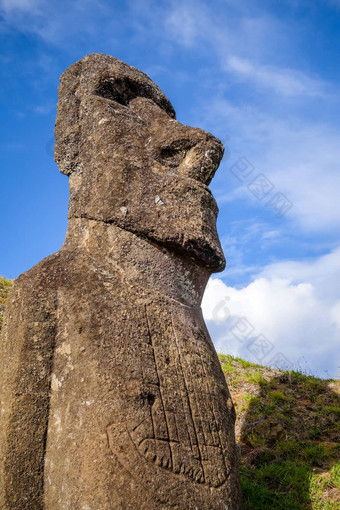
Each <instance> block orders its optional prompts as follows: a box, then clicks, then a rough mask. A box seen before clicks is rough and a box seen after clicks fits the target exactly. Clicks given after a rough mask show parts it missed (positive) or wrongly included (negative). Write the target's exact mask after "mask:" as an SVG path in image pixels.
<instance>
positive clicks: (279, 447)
mask: <svg viewBox="0 0 340 510" xmlns="http://www.w3.org/2000/svg"><path fill="white" fill-rule="evenodd" d="M220 361H221V365H222V369H223V371H224V374H225V376H226V379H227V381H228V385H229V389H230V391H231V394H232V397H233V400H234V403H235V408H236V414H237V423H236V434H237V440H238V443H239V445H240V453H241V476H242V486H243V495H244V500H245V505H244V509H245V510H271V509H273V510H305V509H306V510H307V509H314V510H339V509H340V462H339V460H340V420H339V418H340V381H332V380H328V381H325V380H323V379H317V378H315V377H311V376H305V375H303V374H301V373H299V372H284V371H280V370H272V369H269V368H266V367H262V366H259V365H253V364H251V363H248V362H246V361H244V360H242V359H238V358H236V359H235V358H233V357H231V356H222V355H220Z"/></svg>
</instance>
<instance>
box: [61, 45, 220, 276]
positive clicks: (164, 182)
mask: <svg viewBox="0 0 340 510" xmlns="http://www.w3.org/2000/svg"><path fill="white" fill-rule="evenodd" d="M55 135H56V146H55V160H56V162H57V164H58V166H59V168H60V171H61V172H62V173H64V174H66V175H68V176H69V181H70V211H69V216H70V218H76V217H82V218H88V219H92V220H97V221H103V222H106V223H111V224H114V225H116V226H118V227H120V228H122V229H125V230H127V231H130V232H132V233H135V234H137V235H139V236H144V237H145V238H147V239H148V240H150V242H154V243H158V244H159V245H161V246H163V247H165V248H167V249H170V250H173V251H175V252H176V253H179V254H181V255H182V256H187V257H191V258H193V259H195V261H196V263H198V264H201V265H203V266H204V267H206V268H207V269H208V271H210V272H214V271H221V270H223V269H224V266H225V261H224V256H223V252H222V249H221V246H220V243H219V239H218V235H217V231H216V218H217V213H218V209H217V205H216V202H215V200H214V198H213V196H212V194H211V192H210V190H209V188H208V185H209V183H210V181H211V179H212V178H213V176H214V173H215V171H216V169H217V167H218V165H219V163H220V160H221V158H222V156H223V146H222V144H221V142H220V141H219V140H218V139H217V138H215V137H214V136H212V135H211V134H209V133H206V132H205V131H203V130H201V129H197V128H193V127H189V126H185V125H183V124H181V123H179V122H178V121H177V120H176V118H175V111H174V108H173V106H172V105H171V103H170V101H169V100H168V99H167V97H166V96H165V95H164V94H163V92H162V91H161V90H160V89H159V88H158V87H157V85H156V84H155V83H153V82H152V81H151V80H150V79H149V78H148V77H147V76H146V75H145V74H144V73H142V72H141V71H138V70H137V69H135V68H134V67H130V66H128V65H127V64H125V63H124V62H121V61H120V60H117V59H115V58H113V57H110V56H107V55H102V54H92V55H88V56H86V57H84V58H83V59H82V60H80V61H79V62H77V63H75V64H73V65H72V66H70V67H69V68H68V69H67V70H66V71H65V73H64V74H63V75H62V77H61V83H60V87H59V102H58V114H57V121H56V129H55Z"/></svg>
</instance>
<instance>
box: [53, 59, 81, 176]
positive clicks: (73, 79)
mask: <svg viewBox="0 0 340 510" xmlns="http://www.w3.org/2000/svg"><path fill="white" fill-rule="evenodd" d="M81 70H82V63H81V61H80V62H77V63H76V64H73V65H72V66H70V67H69V68H68V69H67V70H66V71H65V72H64V73H63V74H62V76H61V78H60V85H59V90H58V96H59V100H58V108H57V120H56V125H55V130H54V133H55V147H54V160H55V162H56V163H57V165H58V167H59V170H60V172H61V173H63V174H65V175H70V174H71V173H72V172H74V171H75V170H77V169H78V168H79V165H80V159H79V143H80V125H79V103H80V101H79V99H78V98H77V94H76V93H77V89H78V87H79V82H80V74H81Z"/></svg>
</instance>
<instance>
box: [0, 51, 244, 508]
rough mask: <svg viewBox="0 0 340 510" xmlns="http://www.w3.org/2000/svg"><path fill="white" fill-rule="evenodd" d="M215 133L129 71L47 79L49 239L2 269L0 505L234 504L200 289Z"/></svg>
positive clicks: (105, 65)
mask: <svg viewBox="0 0 340 510" xmlns="http://www.w3.org/2000/svg"><path fill="white" fill-rule="evenodd" d="M222 154H223V148H222V145H221V143H220V141H219V140H217V139H216V138H214V137H213V136H212V135H210V134H208V133H206V132H204V131H202V130H200V129H196V128H191V127H188V126H184V125H182V124H180V123H179V122H177V121H176V120H175V113H174V110H173V107H172V105H171V104H170V102H169V100H168V99H167V98H166V97H165V96H164V94H163V93H162V92H161V90H160V89H159V88H158V87H157V86H156V85H155V84H154V83H153V82H152V81H151V80H150V79H149V78H148V77H147V76H146V75H145V74H143V73H141V72H140V71H138V70H137V69H135V68H133V67H129V66H128V65H126V64H124V63H123V62H121V61H119V60H116V59H114V58H112V57H109V56H105V55H100V54H94V55H89V56H87V57H84V58H83V59H82V60H81V61H79V62H77V63H76V64H74V65H72V66H71V67H70V68H69V69H68V70H67V71H66V72H65V73H64V74H63V76H62V78H61V84H60V89H59V103H58V116H57V122H56V148H55V155H56V161H57V163H58V165H59V168H60V170H61V171H62V172H63V173H64V174H66V175H68V176H69V180H70V207H69V227H68V232H67V236H66V240H65V243H64V245H63V247H62V248H61V250H60V251H59V252H58V253H57V254H55V255H52V256H50V257H48V258H47V259H45V260H43V261H42V262H40V263H39V264H38V265H37V266H35V267H34V268H33V269H31V270H30V271H28V272H27V273H25V274H23V275H21V276H20V277H19V278H18V280H16V282H15V285H14V288H13V289H12V291H11V294H10V296H9V299H8V305H7V310H6V314H5V321H4V328H3V332H2V337H1V345H0V350H1V352H0V369H1V376H0V377H1V381H0V382H1V386H0V393H1V429H0V449H1V455H0V477H1V478H0V507H1V508H2V509H4V510H9V509H11V510H14V509H17V510H25V509H27V510H28V509H30V510H32V509H37V510H42V509H44V510H62V509H63V510H64V509H72V510H78V509H79V510H129V509H131V510H132V509H134V510H136V509H141V510H161V509H162V510H166V509H173V510H174V509H178V510H180V509H183V510H212V509H213V510H226V509H228V510H238V509H239V508H240V488H239V478H238V466H237V452H236V446H235V439H234V419H235V416H234V409H233V404H232V401H231V398H230V395H229V392H228V389H227V386H226V383H225V380H224V377H223V373H222V371H221V368H220V365H219V361H218V358H217V356H216V353H215V350H214V347H213V345H212V342H211V340H210V338H209V334H208V332H207V330H206V327H205V324H204V321H203V318H202V313H201V308H200V304H201V299H202V294H203V291H204V288H205V285H206V283H207V281H208V278H209V276H210V274H211V273H212V272H214V271H220V270H222V269H223V268H224V264H225V262H224V257H223V253H222V250H221V247H220V244H219V240H218V236H217V233H216V227H215V224H216V216H217V206H216V203H215V201H214V199H213V197H212V195H211V193H210V191H209V189H208V188H207V184H208V183H209V182H210V180H211V179H212V177H213V175H214V172H215V170H216V169H217V167H218V164H219V162H220V159H221V157H222Z"/></svg>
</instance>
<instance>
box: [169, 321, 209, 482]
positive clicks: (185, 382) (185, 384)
mask: <svg viewBox="0 0 340 510" xmlns="http://www.w3.org/2000/svg"><path fill="white" fill-rule="evenodd" d="M171 323H172V330H173V332H174V337H175V341H176V347H177V352H178V360H179V364H178V366H179V367H180V369H181V372H182V376H183V383H184V387H185V391H186V394H187V396H188V409H189V413H190V418H191V420H192V423H193V427H194V431H195V435H196V440H197V448H198V453H199V460H200V463H201V466H202V472H203V480H205V473H204V466H203V464H202V452H201V448H200V442H199V439H198V433H197V429H196V424H195V420H194V417H193V414H192V408H191V402H190V395H189V392H188V384H187V381H186V379H185V375H184V371H183V362H182V358H181V353H180V349H179V345H178V337H177V333H176V329H175V327H174V322H173V316H172V314H171ZM189 438H190V432H189ZM190 439H191V438H190Z"/></svg>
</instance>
